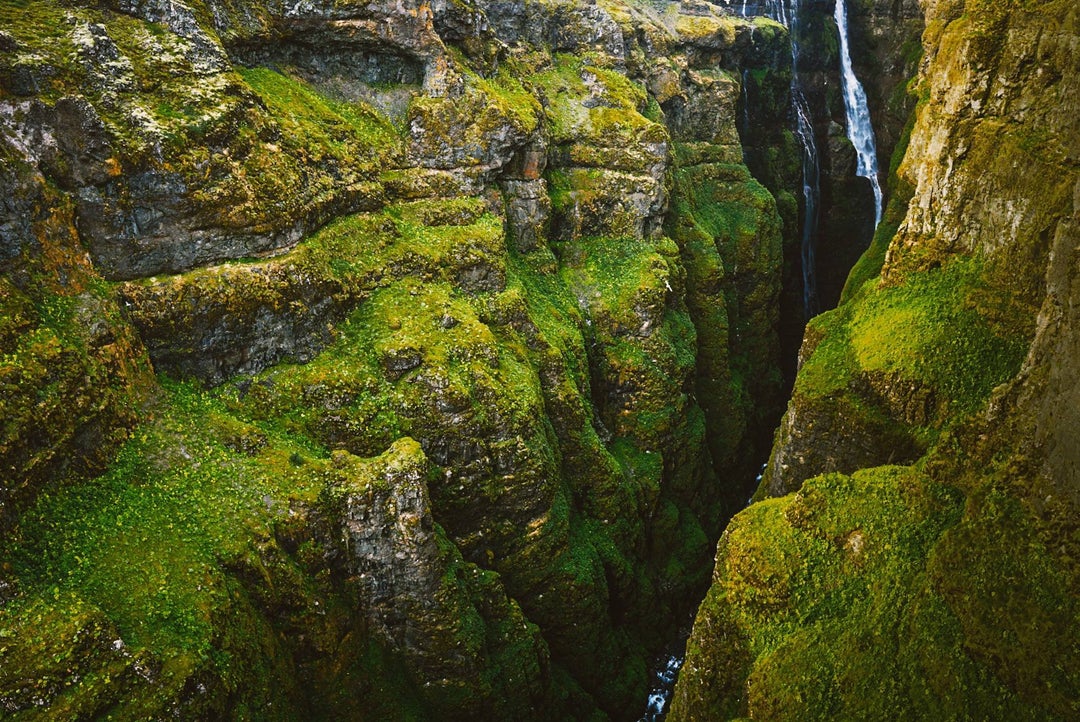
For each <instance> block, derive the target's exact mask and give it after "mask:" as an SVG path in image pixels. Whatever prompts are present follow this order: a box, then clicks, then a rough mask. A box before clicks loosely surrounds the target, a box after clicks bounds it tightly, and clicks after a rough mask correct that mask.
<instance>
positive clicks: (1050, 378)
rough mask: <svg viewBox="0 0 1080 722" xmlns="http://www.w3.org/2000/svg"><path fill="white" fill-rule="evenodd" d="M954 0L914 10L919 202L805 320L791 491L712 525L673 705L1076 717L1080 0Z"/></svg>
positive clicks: (806, 712) (911, 162)
mask: <svg viewBox="0 0 1080 722" xmlns="http://www.w3.org/2000/svg"><path fill="white" fill-rule="evenodd" d="M963 9H964V10H965V11H966V12H964V13H962V14H961V13H959V10H960V7H959V6H952V7H951V9H950V8H945V7H942V6H931V7H929V8H928V10H929V11H930V14H929V15H928V17H927V33H926V34H925V35H924V44H925V48H926V55H927V58H928V62H927V63H926V64H925V65H924V68H923V74H922V75H921V76H920V83H921V86H920V90H919V93H918V94H919V97H920V98H921V102H920V103H919V105H918V108H917V110H916V114H917V117H916V120H915V122H914V126H913V130H912V132H911V142H910V144H909V145H908V147H907V153H906V155H905V158H904V160H903V162H902V163H900V164H899V166H898V168H897V169H896V173H897V178H898V186H900V187H901V191H900V192H902V194H903V196H904V197H905V198H904V201H905V202H906V197H908V196H910V199H911V200H910V204H908V205H907V209H906V214H905V216H904V217H903V220H902V221H901V222H898V214H897V213H896V212H897V211H898V210H900V207H899V205H897V206H896V207H894V208H893V209H891V212H892V214H893V218H892V219H891V220H889V221H887V223H889V225H891V226H892V227H893V230H892V231H888V233H892V232H895V236H894V237H892V238H889V239H886V238H885V236H884V235H883V236H882V237H880V238H879V239H878V240H877V241H876V242H875V243H876V248H875V249H873V258H871V257H868V258H867V259H866V263H865V264H864V265H863V266H862V267H861V268H858V269H856V274H857V275H855V276H853V279H852V283H851V284H850V285H849V290H848V293H847V300H846V301H845V303H844V304H843V305H842V306H841V307H840V308H839V309H837V310H835V311H833V312H830V313H828V314H824V315H822V316H820V317H818V318H817V319H815V320H814V321H813V322H812V323H811V324H810V326H809V327H808V332H807V338H806V341H805V343H804V347H803V354H802V367H801V369H800V372H799V376H798V379H797V381H796V387H795V393H794V397H793V399H792V403H791V405H790V406H789V410H788V415H787V416H786V417H785V421H784V423H783V425H782V427H781V430H780V432H779V433H778V436H777V440H776V445H775V447H774V453H773V457H772V460H771V462H770V469H769V471H768V473H767V475H766V476H767V478H766V480H765V483H764V484H763V486H762V489H761V490H760V492H759V494H760V496H761V497H762V498H764V497H766V496H768V495H769V494H772V495H777V496H779V495H781V494H788V495H787V496H783V497H782V498H773V499H767V500H763V501H759V502H758V503H756V504H754V505H753V506H751V507H750V508H749V509H747V510H746V511H744V512H742V513H741V514H739V515H738V516H737V517H736V518H735V519H734V520H733V522H732V524H731V527H730V528H729V531H728V532H727V533H726V535H725V537H724V538H723V539H722V541H721V543H720V546H719V548H718V554H717V567H716V572H715V578H714V585H713V588H712V590H711V591H710V593H709V595H708V597H707V599H706V602H705V603H704V604H703V605H702V607H701V609H700V611H699V615H698V619H697V622H696V623H695V630H694V633H693V636H692V637H691V642H690V651H689V655H688V659H687V662H686V665H685V666H684V668H683V676H682V677H681V679H680V682H679V686H678V689H677V690H676V699H675V702H674V707H673V716H674V718H676V719H730V718H735V717H744V716H749V717H755V718H757V717H761V718H769V719H893V718H898V717H904V718H907V717H912V718H923V717H926V718H935V719H937V718H941V719H1062V720H1063V719H1072V718H1074V717H1075V716H1076V715H1077V714H1078V713H1080V707H1078V701H1077V700H1080V657H1078V656H1077V650H1078V649H1080V616H1078V614H1080V609H1078V606H1077V601H1076V595H1075V593H1074V592H1073V591H1072V590H1075V589H1076V588H1077V584H1078V579H1080V577H1078V576H1077V567H1076V563H1075V560H1076V559H1077V557H1078V555H1080V537H1078V536H1077V530H1076V524H1075V521H1074V520H1075V519H1076V518H1077V503H1078V501H1080V493H1078V490H1080V478H1078V476H1077V473H1076V468H1077V467H1076V454H1075V448H1076V438H1077V429H1078V428H1080V426H1078V425H1077V420H1076V413H1075V412H1074V411H1069V410H1068V409H1072V408H1073V406H1074V405H1075V399H1076V394H1075V391H1074V390H1073V389H1074V387H1075V384H1072V383H1064V379H1066V378H1075V375H1076V371H1077V369H1076V365H1075V363H1074V362H1073V360H1072V359H1073V355H1072V354H1069V353H1062V352H1063V351H1064V350H1065V349H1066V348H1070V347H1072V346H1073V345H1074V344H1075V340H1076V328H1077V317H1076V313H1075V308H1076V305H1075V304H1076V297H1077V293H1076V288H1077V286H1076V269H1077V268H1080V266H1077V264H1076V249H1075V247H1074V246H1075V243H1074V242H1073V241H1071V240H1070V241H1066V240H1065V239H1066V238H1069V239H1074V238H1075V237H1076V216H1075V212H1074V211H1075V208H1074V206H1075V203H1074V199H1070V196H1069V193H1070V192H1071V191H1066V190H1065V189H1075V187H1076V183H1077V172H1076V167H1077V166H1076V163H1075V160H1074V159H1075V157H1076V155H1077V150H1078V147H1077V140H1078V138H1077V134H1076V133H1075V128H1074V127H1072V126H1073V125H1074V124H1072V121H1071V120H1066V119H1065V116H1064V113H1065V112H1066V111H1064V110H1063V108H1072V109H1075V102H1074V100H1075V98H1076V97H1077V92H1076V90H1077V88H1076V76H1075V74H1070V73H1067V72H1057V71H1053V70H1050V69H1051V68H1065V67H1071V66H1072V65H1074V64H1075V47H1076V44H1075V40H1076V26H1075V12H1074V11H1073V9H1072V8H1071V7H1069V6H1067V5H1066V4H1064V3H1057V2H1047V3H1000V4H995V5H994V7H993V8H991V7H989V6H988V5H987V4H985V3H972V2H969V3H966V4H964V5H963ZM1036 46H1038V47H1039V48H1041V50H1039V51H1038V54H1037V55H1038V57H1039V58H1040V63H1042V65H1040V66H1039V69H1038V70H1036V69H1035V68H1034V67H1029V66H1027V65H1025V61H1023V60H1022V58H1028V57H1035V56H1034V55H1032V53H1034V52H1035V50H1034V48H1035V47H1036ZM1066 48H1070V49H1066ZM1044 74H1045V76H1044ZM1040 78H1043V79H1042V80H1040ZM1045 78H1053V80H1046V79H1045ZM1005 86H1008V89H1004V88H1005ZM990 87H994V88H999V90H997V91H994V92H993V93H988V91H987V89H988V88H990ZM1065 98H1069V99H1073V100H1069V101H1063V99H1065ZM1020 108H1025V109H1027V110H1025V111H1021V110H1020ZM991 138H993V140H991ZM894 224H895V225H894ZM883 227H888V226H883ZM886 240H888V241H889V242H888V243H887V247H888V250H887V252H884V246H885V245H886V244H885V243H884V241H886ZM877 267H880V268H881V271H880V275H879V276H878V277H876V278H872V277H871V275H873V274H874V273H875V269H876V268H877ZM1066 439H1068V440H1069V441H1065V440H1066ZM897 462H900V463H905V464H908V465H907V466H903V467H897V466H892V465H891V464H895V463H897ZM837 471H839V472H843V473H835V472H837ZM823 472H830V473H823ZM789 492H793V493H789ZM875 538H877V539H878V542H879V543H878V544H875V543H874V539H875Z"/></svg>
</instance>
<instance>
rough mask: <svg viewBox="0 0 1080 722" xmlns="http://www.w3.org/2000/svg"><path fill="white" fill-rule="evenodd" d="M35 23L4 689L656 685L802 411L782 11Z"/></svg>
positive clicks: (190, 10) (176, 701) (167, 693)
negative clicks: (751, 492) (757, 153)
mask: <svg viewBox="0 0 1080 722" xmlns="http://www.w3.org/2000/svg"><path fill="white" fill-rule="evenodd" d="M0 12H2V13H3V14H2V15H0V29H2V30H3V34H2V35H0V43H3V49H4V55H3V57H2V59H0V113H2V116H0V117H2V122H0V128H2V133H3V135H2V140H0V147H2V148H3V150H2V152H3V154H4V156H3V157H4V160H5V166H4V176H3V182H4V183H6V184H8V185H9V186H10V187H11V188H12V189H13V193H12V194H11V200H10V201H8V207H7V208H6V211H9V212H6V213H5V215H4V218H3V222H2V225H0V229H2V231H3V233H2V236H0V237H2V240H3V243H2V246H0V247H2V249H3V251H2V252H3V258H2V259H0V262H2V263H3V264H4V265H3V271H4V278H5V281H4V283H5V286H4V289H5V290H4V294H5V295H4V296H3V303H4V304H5V306H4V309H5V314H6V316H5V317H6V318H10V319H12V321H11V323H10V324H9V326H10V328H7V329H6V330H5V335H4V336H3V337H2V340H3V343H4V344H5V346H4V349H5V353H6V354H8V355H5V361H4V364H5V365H4V366H3V367H2V368H3V372H4V373H5V374H6V376H5V380H4V383H5V384H7V386H5V388H7V387H9V386H10V387H11V388H13V389H15V390H16V391H17V394H16V395H12V396H8V395H5V396H3V401H2V402H0V403H2V408H0V411H2V414H3V415H4V417H5V418H6V419H7V421H6V422H5V423H6V426H5V429H6V431H5V434H6V436H5V442H4V443H5V444H6V446H5V449H4V451H3V453H4V454H5V457H4V459H5V466H10V475H9V476H8V477H6V478H5V480H4V484H3V486H2V488H3V492H4V494H5V495H6V496H5V498H4V503H5V505H6V506H5V508H4V519H5V526H4V527H3V528H4V533H3V536H2V542H0V544H2V547H3V550H4V553H3V558H4V559H5V560H10V561H5V562H4V564H5V565H4V567H3V568H2V570H0V583H2V587H0V599H3V602H2V604H3V606H2V608H0V629H2V630H3V632H4V639H14V640H17V641H16V642H14V643H13V644H12V645H7V644H6V643H5V645H4V646H3V649H2V651H0V670H2V672H0V709H3V710H4V712H5V713H11V714H22V715H31V716H32V715H33V714H37V713H39V712H40V713H41V714H44V715H54V716H74V717H78V716H85V717H95V716H103V715H108V714H113V715H117V716H129V717H157V716H166V715H179V716H188V717H204V718H205V717H255V718H267V719H275V718H281V719H291V718H298V717H303V718H333V719H343V718H346V719H477V718H488V719H502V718H524V719H570V718H582V719H596V718H602V717H604V716H609V717H612V718H620V719H622V718H629V717H631V716H634V715H636V714H637V711H638V707H639V706H640V704H641V701H642V700H643V699H644V691H645V684H646V679H645V674H646V660H647V658H648V656H649V655H650V654H652V653H654V652H655V651H656V650H658V649H659V648H661V647H662V646H663V645H664V644H665V643H666V642H667V641H668V640H669V639H670V638H671V637H672V636H673V634H674V632H675V630H676V629H677V628H678V626H679V625H681V624H683V623H685V620H686V618H687V616H688V614H689V612H690V609H691V606H692V604H693V601H694V600H695V599H696V598H697V596H698V595H700V593H701V592H702V590H703V589H704V588H705V586H706V584H707V580H708V572H709V562H710V556H711V547H712V544H713V540H714V539H715V538H716V537H717V535H718V534H719V525H720V523H721V520H722V518H723V516H724V514H725V513H727V510H729V509H730V508H731V506H732V503H733V500H735V499H738V500H740V501H741V499H742V498H744V497H745V493H746V489H745V481H746V480H747V479H750V478H752V474H751V473H750V469H751V468H752V465H753V463H754V460H755V459H756V458H760V455H761V454H762V451H763V447H764V438H765V437H766V435H767V433H768V432H767V429H768V427H769V426H770V425H771V423H772V419H773V418H775V416H776V415H777V411H778V406H779V396H778V394H779V392H780V381H779V372H778V370H777V365H778V344H777V335H776V324H777V312H776V306H777V304H776V299H777V296H778V294H779V291H780V283H781V272H782V271H781V266H782V251H781V244H782V233H783V231H784V228H785V221H786V222H787V224H788V226H790V221H791V218H790V212H791V204H790V203H787V204H786V205H785V204H784V202H783V201H781V206H782V210H783V209H786V210H784V213H783V214H781V213H778V210H777V201H776V198H777V197H781V198H783V197H784V196H782V193H781V192H782V191H783V192H786V193H787V194H788V197H790V190H791V189H790V188H788V189H785V188H784V187H783V182H780V181H778V182H777V183H776V184H775V187H774V188H770V189H769V190H766V188H764V187H763V186H762V185H761V184H759V183H758V182H757V181H755V180H754V179H753V177H752V176H751V175H750V173H749V172H748V170H747V168H746V166H745V165H744V164H743V153H742V148H741V147H740V144H739V139H738V134H737V132H736V118H737V116H738V103H739V98H740V97H742V96H743V93H742V87H741V82H742V78H743V76H744V75H745V73H744V71H747V72H754V73H757V75H759V76H761V75H764V74H766V73H768V72H770V71H772V70H774V69H775V70H778V71H779V72H781V73H783V72H785V71H784V68H783V67H782V63H783V61H784V59H785V58H787V57H788V54H787V51H786V44H787V41H788V39H787V36H786V34H785V33H784V31H783V29H782V28H780V27H779V26H777V25H776V24H774V23H769V22H767V21H755V22H747V21H741V20H735V19H733V18H730V17H727V16H725V15H724V14H723V13H721V12H720V11H719V10H718V9H716V8H714V7H712V6H709V5H707V4H698V5H694V6H693V7H683V6H681V5H678V4H674V3H671V4H665V5H663V6H661V7H654V6H652V5H646V4H636V3H631V4H622V3H607V4H602V5H581V4H578V3H549V2H539V3H531V2H526V3H479V4H475V5H474V4H470V3H435V4H430V3H426V2H405V3H394V4H389V3H387V4H372V3H359V2H355V3H354V2H334V3H329V2H326V3H320V2H316V3H301V4H299V5H285V4H281V3H277V2H255V1H251V2H228V3H225V2H216V1H215V0H207V1H203V2H196V1H191V2H182V1H172V2H168V3H165V2H118V3H82V4H70V3H59V2H51V1H48V0H46V1H43V2H34V3H28V4H26V5H25V6H19V7H16V6H12V5H8V6H5V7H4V8H2V9H0ZM777 64H780V66H781V67H774V66H777ZM785 92H786V88H785V87H784V86H783V85H778V86H776V87H773V86H767V87H764V88H762V89H760V91H759V94H760V95H761V96H762V97H767V98H768V99H769V103H767V104H766V105H765V106H764V107H765V110H763V111H761V112H760V113H759V117H761V118H762V119H763V121H764V122H766V123H768V124H771V125H772V126H773V127H778V126H781V125H782V124H783V122H784V119H783V118H782V117H778V116H776V115H774V114H773V110H776V111H777V112H784V109H786V102H785V101H784V99H783V97H782V96H783V93H785ZM773 96H777V97H773ZM770 142H771V141H770V140H769V139H765V140H763V141H762V143H761V152H763V153H765V152H767V151H768V146H769V143H770ZM9 160H10V163H8V161H9ZM770 190H771V191H772V193H770ZM54 238H59V240H58V241H56V242H55V243H54V242H53V239H54ZM61 261H62V262H61ZM71 269H79V273H80V274H82V275H76V274H75V272H74V271H73V270H71ZM50 274H51V275H50ZM79 279H85V280H79ZM87 289H88V290H87ZM8 309H11V310H10V312H8ZM31 342H32V343H31ZM39 342H40V343H39ZM24 347H25V349H26V350H25V352H24ZM68 347H70V350H69V349H68ZM8 349H11V351H9V350H8ZM10 358H14V359H15V361H16V362H17V363H8V359H10ZM68 361H71V363H68ZM151 363H152V364H153V370H155V371H156V372H157V376H156V377H155V376H154V375H153V374H152V373H151V369H150V364H151ZM69 366H70V368H69ZM27 369H29V370H27ZM84 369H85V370H84ZM125 439H126V441H125ZM8 459H10V461H8ZM58 464H62V465H66V466H65V468H64V469H63V471H64V472H65V473H64V474H61V473H60V471H57V465H58ZM67 467H70V469H68V468H67ZM5 471H7V469H5ZM69 471H70V473H67V472H69ZM103 472H104V473H103ZM64 481H66V482H67V483H61V482H64ZM8 499H10V502H9V501H8ZM56 660H61V661H56ZM64 660H71V661H72V663H71V664H67V663H65V662H64ZM357 700H362V701H363V704H357Z"/></svg>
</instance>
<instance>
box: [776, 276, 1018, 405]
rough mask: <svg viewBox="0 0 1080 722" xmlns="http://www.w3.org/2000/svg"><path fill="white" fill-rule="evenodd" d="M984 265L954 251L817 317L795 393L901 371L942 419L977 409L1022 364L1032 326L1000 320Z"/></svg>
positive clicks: (829, 389)
mask: <svg viewBox="0 0 1080 722" xmlns="http://www.w3.org/2000/svg"><path fill="white" fill-rule="evenodd" d="M981 272H982V270H981V265H980V263H979V261H978V260H977V259H973V258H967V259H964V258H958V259H955V260H954V261H953V262H952V263H950V264H949V265H948V266H946V267H944V268H941V269H936V270H932V271H926V272H923V273H919V274H912V275H911V276H909V277H908V278H907V279H906V281H905V283H904V285H903V286H899V287H882V288H878V289H875V290H867V291H866V292H865V293H864V294H863V295H862V296H861V297H860V299H859V302H858V303H851V304H847V305H845V306H843V307H841V308H840V309H838V310H836V311H833V312H830V313H829V314H823V315H822V316H820V317H818V319H815V321H814V322H813V324H812V328H813V329H814V330H813V331H812V333H819V334H821V335H822V336H823V340H822V342H821V343H820V344H819V345H818V346H817V348H816V350H815V352H814V354H813V355H812V356H811V358H810V359H809V360H808V361H807V362H806V363H805V364H804V366H803V368H802V370H801V372H800V374H799V378H798V380H797V381H796V386H795V389H796V393H800V394H806V395H809V396H825V395H828V394H831V393H835V392H837V391H839V390H841V389H843V388H846V387H847V386H848V385H849V384H850V383H852V380H853V379H855V378H856V377H857V376H858V375H859V374H860V373H862V372H871V373H873V372H886V373H898V374H900V375H901V377H903V378H907V379H909V380H911V381H915V382H918V383H920V384H923V385H925V386H927V387H929V388H932V389H933V390H934V391H935V392H936V393H937V394H939V406H940V410H939V413H940V414H941V416H940V419H941V420H942V421H944V420H945V419H953V420H956V419H958V418H961V417H963V416H964V415H967V414H970V413H972V412H974V411H975V410H977V409H978V408H980V407H981V405H982V404H983V403H985V401H986V399H987V397H988V396H989V394H990V391H991V390H992V389H993V388H994V387H995V386H996V385H998V384H1000V383H1002V382H1003V381H1005V380H1007V379H1009V378H1010V377H1012V375H1013V374H1015V373H1016V371H1017V370H1018V369H1019V366H1020V362H1021V361H1022V360H1023V356H1024V354H1025V352H1026V348H1027V341H1028V338H1029V334H1030V333H1031V329H1030V328H1028V327H1026V324H1024V323H1022V322H1019V321H1018V320H1017V319H1015V318H1014V317H1013V316H1012V314H1011V313H1009V312H1007V311H1004V313H1005V315H1006V318H1009V319H1010V321H1006V322H1005V323H1002V322H1000V321H999V318H998V317H999V314H1000V313H1002V312H1000V311H995V310H994V309H995V308H998V307H1002V306H1003V307H1004V308H1007V307H1009V305H1010V302H1009V300H1008V299H1007V298H1005V297H1003V296H1001V295H1000V294H997V293H995V292H993V291H992V290H991V289H990V288H988V287H987V286H986V285H985V281H983V280H982V276H981ZM810 332H811V331H808V333H810Z"/></svg>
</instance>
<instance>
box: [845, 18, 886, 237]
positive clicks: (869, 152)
mask: <svg viewBox="0 0 1080 722" xmlns="http://www.w3.org/2000/svg"><path fill="white" fill-rule="evenodd" d="M834 17H835V18H836V27H837V28H838V29H839V31H840V71H841V77H842V79H843V89H844V112H845V114H846V117H847V136H848V140H850V141H851V144H852V145H853V146H855V154H856V157H857V159H858V160H857V167H856V170H855V174H856V175H857V176H859V177H861V178H869V179H870V185H871V186H872V187H873V189H874V227H875V228H876V227H877V225H878V224H879V223H881V183H880V182H879V181H878V160H877V148H876V147H875V145H874V127H873V126H872V125H871V124H870V108H869V106H868V105H867V104H866V91H865V90H863V86H862V83H860V82H859V79H858V78H857V77H855V69H854V68H853V67H852V65H851V48H850V47H849V44H848V26H847V8H846V7H845V6H844V0H836V10H835V12H834Z"/></svg>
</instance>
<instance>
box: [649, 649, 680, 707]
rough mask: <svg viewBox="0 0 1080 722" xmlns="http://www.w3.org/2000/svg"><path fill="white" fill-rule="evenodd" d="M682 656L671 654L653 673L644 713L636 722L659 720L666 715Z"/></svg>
mask: <svg viewBox="0 0 1080 722" xmlns="http://www.w3.org/2000/svg"><path fill="white" fill-rule="evenodd" d="M682 665H683V656H682V655H672V656H670V657H668V659H667V662H665V663H664V665H663V666H661V667H660V668H659V669H657V670H656V672H655V673H654V675H653V683H652V689H651V690H650V691H649V700H648V703H647V704H646V708H645V715H644V716H643V717H642V718H641V719H640V720H638V722H659V721H660V720H662V719H664V717H666V716H667V709H668V704H669V703H670V702H671V695H672V693H673V692H674V691H675V680H677V679H678V678H679V670H680V669H682Z"/></svg>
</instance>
